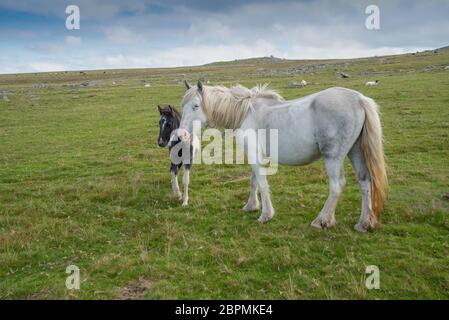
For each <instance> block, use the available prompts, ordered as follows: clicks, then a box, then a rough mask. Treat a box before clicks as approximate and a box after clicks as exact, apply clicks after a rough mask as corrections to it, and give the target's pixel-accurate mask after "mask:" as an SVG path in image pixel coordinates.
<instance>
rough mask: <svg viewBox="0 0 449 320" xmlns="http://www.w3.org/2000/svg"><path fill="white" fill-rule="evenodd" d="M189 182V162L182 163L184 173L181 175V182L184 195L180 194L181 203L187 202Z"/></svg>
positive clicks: (185, 204) (184, 204)
mask: <svg viewBox="0 0 449 320" xmlns="http://www.w3.org/2000/svg"><path fill="white" fill-rule="evenodd" d="M189 183H190V164H185V165H184V175H183V176H182V184H183V185H184V195H183V196H182V205H183V206H187V205H188V204H189Z"/></svg>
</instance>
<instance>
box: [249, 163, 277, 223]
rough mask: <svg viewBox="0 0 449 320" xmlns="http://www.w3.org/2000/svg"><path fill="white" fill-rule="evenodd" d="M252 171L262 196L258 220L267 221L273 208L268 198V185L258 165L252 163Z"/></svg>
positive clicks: (271, 216)
mask: <svg viewBox="0 0 449 320" xmlns="http://www.w3.org/2000/svg"><path fill="white" fill-rule="evenodd" d="M251 167H252V169H253V173H254V174H255V176H256V180H257V184H258V185H259V190H260V196H261V198H262V214H261V215H260V217H259V219H257V220H258V221H259V222H262V223H264V222H267V221H269V220H271V219H272V218H273V216H274V208H273V205H272V204H271V199H270V187H269V185H268V181H267V176H266V175H264V174H261V173H260V171H259V169H260V166H258V165H252V166H251Z"/></svg>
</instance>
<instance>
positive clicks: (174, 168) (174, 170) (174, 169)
mask: <svg viewBox="0 0 449 320" xmlns="http://www.w3.org/2000/svg"><path fill="white" fill-rule="evenodd" d="M178 172H179V166H178V165H176V164H173V163H172V164H171V166H170V175H171V186H172V189H173V196H174V197H175V198H176V199H181V191H180V190H179V184H178Z"/></svg>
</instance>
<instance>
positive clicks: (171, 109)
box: [168, 105, 175, 115]
mask: <svg viewBox="0 0 449 320" xmlns="http://www.w3.org/2000/svg"><path fill="white" fill-rule="evenodd" d="M168 109H169V110H170V112H171V114H172V115H175V108H173V107H172V106H171V105H168Z"/></svg>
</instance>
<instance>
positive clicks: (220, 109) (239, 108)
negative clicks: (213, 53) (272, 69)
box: [183, 84, 285, 129]
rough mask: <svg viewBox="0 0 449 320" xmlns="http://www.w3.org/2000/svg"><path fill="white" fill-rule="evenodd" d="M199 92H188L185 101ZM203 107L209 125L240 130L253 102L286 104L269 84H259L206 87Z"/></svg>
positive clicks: (194, 90)
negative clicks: (267, 100) (262, 99)
mask: <svg viewBox="0 0 449 320" xmlns="http://www.w3.org/2000/svg"><path fill="white" fill-rule="evenodd" d="M197 93H199V92H198V88H197V87H196V86H194V87H192V88H190V89H189V90H187V92H186V94H185V95H184V98H183V104H184V101H186V100H190V99H192V98H193V97H194V96H195V95H196V94H197ZM201 97H202V102H203V103H202V107H203V112H204V113H205V115H206V117H207V119H208V122H209V125H210V126H212V127H222V128H227V129H235V128H239V127H240V126H241V124H242V122H243V120H244V119H245V118H246V115H247V114H248V112H249V111H250V110H251V109H252V108H253V103H252V102H253V100H254V99H256V98H265V99H271V100H275V101H276V102H284V101H285V100H284V98H283V97H282V96H281V95H280V94H279V93H277V92H276V91H275V90H271V89H268V84H263V85H261V84H258V85H256V86H255V87H254V88H252V89H248V88H246V87H244V86H242V85H240V84H237V85H236V86H234V87H231V88H226V87H224V86H204V85H203V89H202V91H201Z"/></svg>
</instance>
